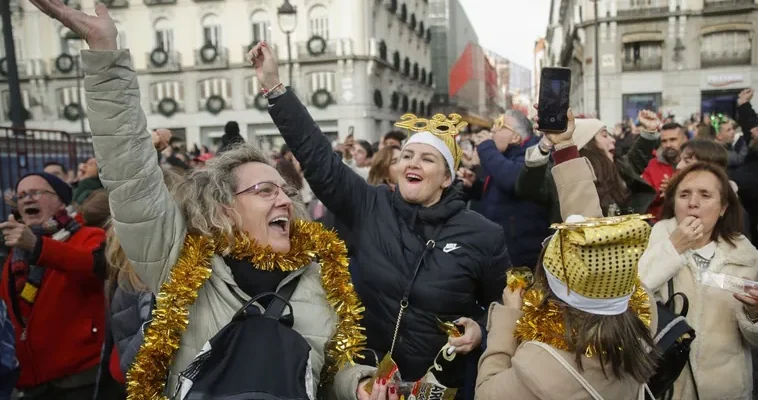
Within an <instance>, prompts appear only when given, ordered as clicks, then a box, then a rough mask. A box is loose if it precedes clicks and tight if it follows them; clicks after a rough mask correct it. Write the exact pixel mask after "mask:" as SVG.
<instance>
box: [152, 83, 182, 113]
mask: <svg viewBox="0 0 758 400" xmlns="http://www.w3.org/2000/svg"><path fill="white" fill-rule="evenodd" d="M163 99H173V100H174V101H176V104H177V106H178V108H179V110H184V88H183V87H182V83H181V82H179V81H163V82H154V83H152V84H150V106H151V107H150V108H151V109H152V111H153V112H156V111H157V109H158V104H159V103H160V102H161V100H163Z"/></svg>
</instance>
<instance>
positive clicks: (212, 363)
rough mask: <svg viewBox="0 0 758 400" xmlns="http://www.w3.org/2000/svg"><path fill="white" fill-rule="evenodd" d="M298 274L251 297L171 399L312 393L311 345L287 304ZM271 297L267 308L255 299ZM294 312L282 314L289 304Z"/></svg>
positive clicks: (286, 399)
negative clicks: (295, 324) (297, 328)
mask: <svg viewBox="0 0 758 400" xmlns="http://www.w3.org/2000/svg"><path fill="white" fill-rule="evenodd" d="M298 280H299V279H298V278H295V279H293V280H292V281H290V282H288V283H287V284H286V285H285V286H284V287H282V288H281V289H280V290H279V292H278V293H273V292H267V293H262V294H260V295H258V296H256V297H254V298H253V299H251V300H250V301H248V302H247V304H245V305H244V306H243V307H242V308H241V309H240V310H239V311H238V312H237V313H236V314H235V316H234V317H233V318H232V320H231V322H229V324H228V325H226V326H225V327H224V328H223V329H221V330H220V331H219V332H218V333H217V334H216V335H215V336H213V338H211V339H210V340H209V341H208V342H207V343H206V344H205V346H204V347H203V351H201V352H200V354H199V355H198V356H197V357H195V359H194V360H193V361H192V363H191V364H190V365H189V366H188V367H187V369H186V370H185V371H184V372H182V374H181V376H180V378H179V384H178V385H177V388H176V389H177V390H176V391H175V393H174V396H173V399H183V400H221V399H234V400H261V399H265V400H278V399H281V400H308V399H313V398H315V394H314V393H313V392H312V389H313V388H312V386H311V385H312V382H313V376H312V372H311V363H310V350H311V347H310V345H309V344H308V342H306V341H305V339H304V338H303V336H302V335H300V334H299V333H298V332H296V331H295V330H294V329H292V324H293V322H294V318H293V317H294V315H293V313H292V305H291V304H290V303H289V299H290V297H292V293H293V292H294V291H295V287H297V282H298ZM265 298H271V303H270V304H269V306H268V307H267V308H266V311H265V312H263V313H261V311H260V309H259V308H258V307H257V306H255V305H254V304H253V303H255V302H258V301H260V300H262V299H265ZM287 308H289V310H290V313H289V314H288V315H286V316H283V315H284V311H285V309H287Z"/></svg>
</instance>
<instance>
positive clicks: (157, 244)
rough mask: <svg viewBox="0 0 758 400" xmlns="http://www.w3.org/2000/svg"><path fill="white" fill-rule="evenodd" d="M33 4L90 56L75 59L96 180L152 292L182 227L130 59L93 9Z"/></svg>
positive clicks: (54, 1) (100, 10)
mask: <svg viewBox="0 0 758 400" xmlns="http://www.w3.org/2000/svg"><path fill="white" fill-rule="evenodd" d="M33 4H34V5H35V6H36V7H37V8H39V9H40V11H42V12H43V13H45V14H46V15H48V16H50V17H52V18H54V19H56V20H58V21H60V22H61V23H62V24H63V25H64V26H66V27H67V28H69V29H71V31H73V32H74V33H75V34H77V35H79V37H81V38H82V39H84V40H85V41H86V42H87V45H88V46H89V48H90V50H89V51H87V50H85V51H82V64H83V66H84V73H85V78H84V86H85V95H86V98H87V114H88V117H89V123H90V129H91V130H92V139H93V142H94V146H95V156H96V157H97V162H98V165H99V166H100V178H101V181H102V183H103V186H104V187H105V189H106V190H107V191H108V194H109V199H110V204H111V212H112V213H113V223H114V226H115V229H116V234H117V235H118V237H119V240H120V241H121V247H122V248H123V249H124V252H125V253H126V255H127V257H129V260H130V261H131V262H132V265H133V266H134V269H135V271H136V272H137V274H138V275H139V276H140V278H141V279H142V281H143V282H144V283H145V284H146V285H147V286H148V287H149V288H150V289H151V290H152V291H154V292H157V291H158V289H159V287H160V284H161V282H163V281H164V280H165V278H166V276H167V275H168V271H169V270H170V269H171V266H172V265H173V263H174V262H175V261H176V259H177V258H178V256H179V250H180V249H181V242H182V240H183V239H184V233H185V227H184V220H183V218H182V217H181V213H180V211H179V208H178V207H177V205H176V204H175V203H174V201H173V200H172V198H171V196H170V194H169V191H168V189H167V188H166V186H165V185H164V184H163V173H162V171H161V169H160V167H159V166H158V160H157V159H156V157H155V147H154V146H153V142H152V138H151V137H150V134H149V133H148V132H147V129H146V127H147V121H146V119H145V114H144V113H143V112H142V108H141V107H140V92H139V85H138V83H137V74H136V72H135V71H134V68H133V67H132V62H131V56H130V55H129V52H128V51H126V50H117V48H118V47H117V45H116V37H117V35H118V32H117V30H116V25H115V24H114V23H113V20H112V19H111V17H110V15H108V9H107V8H106V7H105V5H103V4H102V3H97V4H96V6H95V13H96V14H97V15H96V16H93V15H87V14H85V13H83V12H81V11H78V10H75V9H73V8H71V7H68V6H67V5H65V4H63V2H61V0H35V1H34V2H33Z"/></svg>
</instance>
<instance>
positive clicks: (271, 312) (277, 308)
mask: <svg viewBox="0 0 758 400" xmlns="http://www.w3.org/2000/svg"><path fill="white" fill-rule="evenodd" d="M299 281H300V275H298V276H296V277H294V278H293V279H292V280H291V281H289V282H287V283H286V284H284V286H282V287H281V288H280V289H279V291H277V292H276V294H278V296H274V297H273V299H272V300H271V303H270V304H269V305H268V308H266V312H265V313H264V314H263V315H265V316H267V317H272V318H274V319H279V318H280V317H281V316H282V314H283V313H284V309H285V308H286V307H287V303H288V302H289V301H290V299H291V298H292V294H293V293H295V289H297V283H298V282H299Z"/></svg>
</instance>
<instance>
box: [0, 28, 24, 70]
mask: <svg viewBox="0 0 758 400" xmlns="http://www.w3.org/2000/svg"><path fill="white" fill-rule="evenodd" d="M0 29H2V24H0ZM0 39H3V38H2V35H0ZM23 39H24V38H23V36H22V35H18V34H16V35H14V36H13V42H14V46H15V49H16V60H17V61H18V62H21V61H23V60H24V40H23ZM2 57H5V40H0V58H2Z"/></svg>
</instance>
